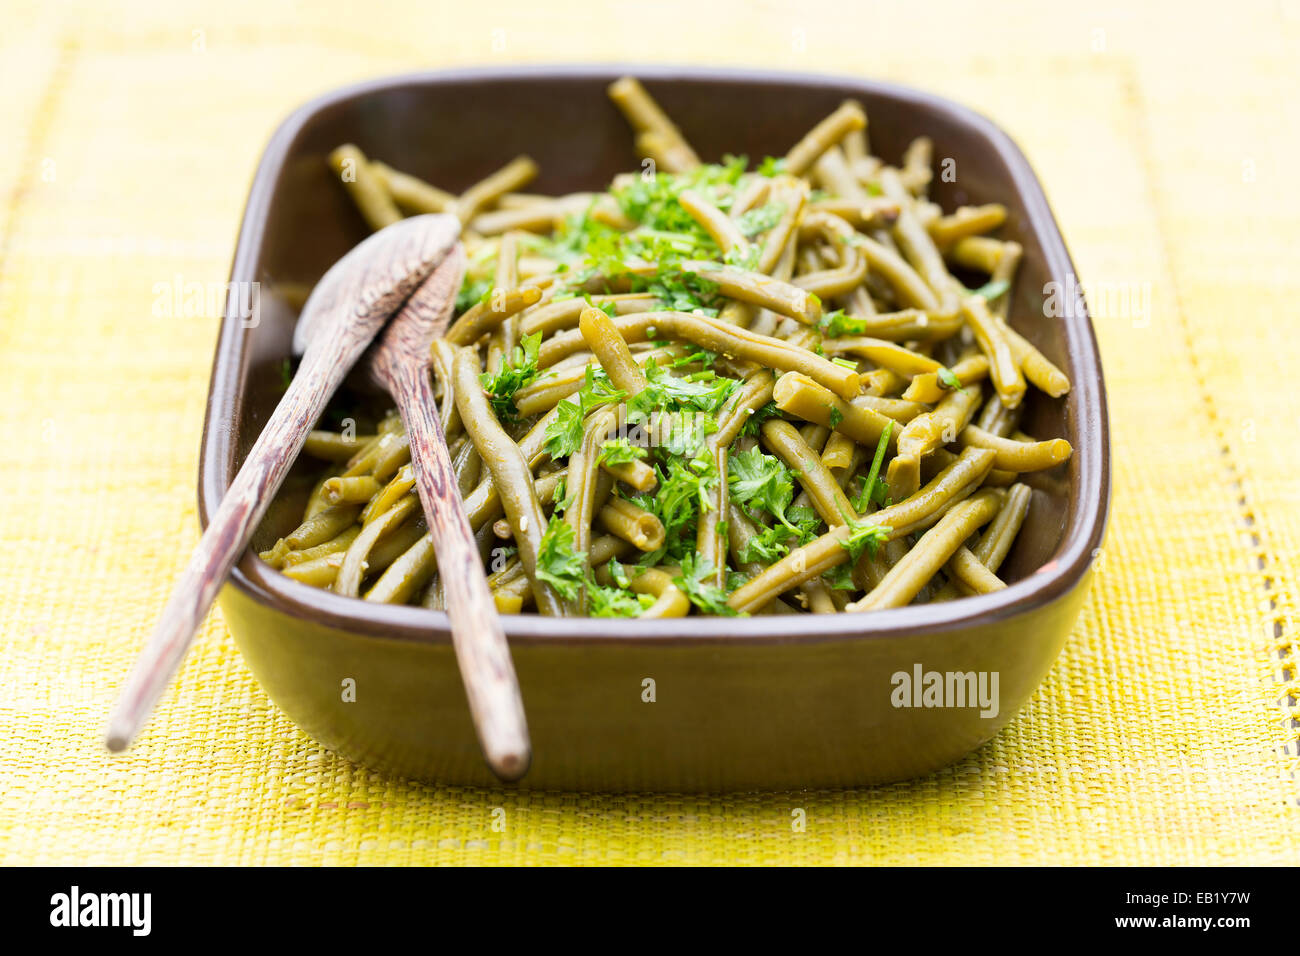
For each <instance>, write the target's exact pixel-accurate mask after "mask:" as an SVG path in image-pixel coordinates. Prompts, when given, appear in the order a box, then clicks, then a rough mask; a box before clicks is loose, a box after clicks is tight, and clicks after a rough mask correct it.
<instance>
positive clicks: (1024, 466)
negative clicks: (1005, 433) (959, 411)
mask: <svg viewBox="0 0 1300 956" xmlns="http://www.w3.org/2000/svg"><path fill="white" fill-rule="evenodd" d="M957 441H959V442H960V443H961V444H962V445H964V446H966V447H968V448H988V449H991V450H992V451H993V452H995V453H996V456H997V457H996V459H995V460H994V464H995V465H996V466H997V467H998V468H1001V469H1004V470H1006V471H1015V472H1022V473H1023V472H1026V471H1042V470H1043V469H1045V468H1052V467H1055V466H1056V465H1059V464H1060V463H1061V462H1063V461H1068V460H1069V458H1070V454H1071V451H1072V449H1071V448H1070V443H1069V442H1068V441H1066V440H1065V439H1064V438H1049V439H1048V440H1047V441H1035V442H1021V441H1015V440H1014V439H1011V438H1002V437H1000V436H998V435H990V434H989V433H988V432H986V431H984V430H983V429H982V428H978V427H976V426H975V425H967V426H966V427H965V428H964V429H962V431H961V434H959V435H958V436H957Z"/></svg>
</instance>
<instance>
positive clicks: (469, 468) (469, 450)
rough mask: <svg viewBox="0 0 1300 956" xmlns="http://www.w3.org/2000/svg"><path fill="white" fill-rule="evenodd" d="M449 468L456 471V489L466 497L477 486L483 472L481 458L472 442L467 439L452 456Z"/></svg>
mask: <svg viewBox="0 0 1300 956" xmlns="http://www.w3.org/2000/svg"><path fill="white" fill-rule="evenodd" d="M451 469H452V471H454V472H455V473H456V489H457V490H458V491H459V492H460V496H461V497H462V498H465V497H468V496H469V494H470V493H471V492H473V490H474V489H475V488H476V487H478V482H479V477H480V476H481V475H482V473H483V459H482V458H480V457H479V454H478V449H477V448H475V447H474V443H473V442H470V441H467V442H465V444H464V445H462V446H461V447H460V448H459V449H458V450H457V451H456V452H455V454H454V455H453V456H452V459H451Z"/></svg>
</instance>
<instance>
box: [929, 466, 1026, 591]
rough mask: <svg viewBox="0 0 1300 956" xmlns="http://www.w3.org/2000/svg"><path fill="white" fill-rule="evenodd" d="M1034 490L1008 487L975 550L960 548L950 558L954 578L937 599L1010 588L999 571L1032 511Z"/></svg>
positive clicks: (1019, 486) (949, 570)
mask: <svg viewBox="0 0 1300 956" xmlns="http://www.w3.org/2000/svg"><path fill="white" fill-rule="evenodd" d="M1030 495H1031V492H1030V490H1029V487H1028V486H1027V485H1022V484H1015V485H1012V486H1011V487H1010V488H1009V489H1007V495H1006V498H1005V499H1004V500H1003V502H1002V507H1001V508H1000V509H999V510H998V513H997V515H996V516H995V517H994V519H993V520H992V521H991V522H990V523H989V526H988V528H987V529H985V531H984V534H983V536H982V537H981V538H980V540H979V543H978V544H977V545H975V547H974V549H973V550H971V549H967V548H965V547H961V548H958V549H957V551H956V553H955V554H953V556H952V559H951V560H949V562H948V564H947V566H946V570H947V571H948V574H949V575H950V577H951V578H952V580H951V581H949V582H948V584H947V585H945V586H944V587H943V588H941V589H940V590H939V592H938V593H937V594H936V595H935V598H934V599H935V600H936V601H946V600H951V599H952V598H955V597H958V596H959V595H961V594H962V593H977V594H986V593H988V592H989V591H996V590H1001V588H1003V587H1006V585H1005V584H1003V582H1002V580H1001V579H1000V578H998V577H997V575H996V574H995V572H996V571H997V569H998V568H999V567H1001V566H1002V562H1003V561H1004V560H1005V559H1006V556H1007V552H1008V551H1010V550H1011V543H1012V542H1013V541H1014V540H1015V537H1016V535H1017V534H1018V533H1019V531H1020V526H1021V524H1023V523H1024V520H1025V515H1026V513H1028V511H1029V499H1030Z"/></svg>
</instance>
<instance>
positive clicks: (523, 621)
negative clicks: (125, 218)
mask: <svg viewBox="0 0 1300 956" xmlns="http://www.w3.org/2000/svg"><path fill="white" fill-rule="evenodd" d="M623 75H633V76H637V77H638V78H640V79H643V80H646V81H647V82H650V83H652V84H653V83H655V82H671V81H673V80H688V81H691V82H710V81H713V82H728V83H737V82H740V83H752V84H771V83H774V82H775V83H787V84H791V85H796V86H803V87H812V88H817V87H835V88H856V89H857V90H860V91H862V92H863V93H864V94H868V95H873V96H878V97H884V98H890V99H894V100H898V101H902V102H904V103H905V104H906V105H908V106H911V107H913V108H916V109H918V110H924V111H929V112H932V113H938V114H943V115H946V116H947V118H949V119H950V120H954V121H956V122H959V123H962V124H965V125H966V126H968V127H971V128H973V129H974V131H975V132H977V133H978V134H980V135H982V136H983V137H984V138H985V139H986V140H987V141H988V142H989V144H990V145H991V146H992V147H993V149H994V150H995V151H996V152H997V154H998V155H999V157H1000V158H1001V160H1002V161H1003V163H1004V164H1005V165H1006V167H1007V168H1008V169H1009V170H1010V173H1011V179H1012V184H1013V187H1014V188H1015V190H1016V191H1017V193H1018V194H1019V196H1020V198H1021V200H1022V201H1023V202H1024V205H1025V214H1026V222H1027V224H1028V225H1029V227H1030V230H1029V231H1031V232H1032V233H1033V234H1034V235H1035V236H1036V237H1037V238H1038V239H1039V240H1040V241H1041V243H1042V252H1043V256H1044V260H1045V262H1046V265H1047V271H1048V274H1049V275H1050V276H1052V277H1053V278H1064V277H1065V276H1067V275H1070V276H1076V277H1077V273H1076V272H1075V269H1074V264H1073V262H1072V261H1071V259H1070V255H1069V252H1068V250H1067V249H1066V246H1065V240H1064V238H1063V237H1062V236H1061V232H1060V228H1059V227H1058V225H1057V222H1056V217H1055V216H1054V215H1053V214H1052V211H1051V208H1050V206H1049V204H1048V202H1047V197H1046V195H1045V194H1044V192H1043V189H1042V186H1041V184H1040V183H1039V180H1038V177H1037V176H1036V175H1035V174H1034V171H1033V168H1032V167H1031V166H1030V164H1029V161H1028V159H1027V158H1026V157H1025V155H1024V153H1023V152H1022V151H1021V150H1020V148H1019V147H1018V146H1017V145H1016V144H1015V142H1014V141H1013V140H1012V139H1011V137H1010V136H1008V135H1007V134H1006V132H1004V131H1003V130H1002V129H1001V127H999V126H998V125H997V124H995V123H994V122H993V121H992V120H990V119H988V118H987V117H985V116H983V115H982V114H980V113H978V112H976V111H975V110H973V109H971V108H969V107H967V106H964V105H962V104H960V103H957V102H955V101H953V100H950V99H947V98H946V97H941V96H938V95H936V94H933V93H929V92H926V91H924V90H920V89H917V88H914V87H908V86H901V85H898V84H894V83H888V82H883V81H879V80H871V79H866V78H863V77H856V76H846V75H837V74H829V73H810V72H788V71H779V70H767V69H764V70H757V69H752V68H748V69H747V68H718V67H699V66H689V65H685V66H673V65H665V64H653V65H651V64H629V63H609V64H563V65H550V64H540V65H539V64H531V65H518V66H504V67H469V68H457V69H448V70H428V71H419V72H414V73H404V74H397V75H393V76H387V77H382V78H377V79H370V80H364V81H361V82H358V83H352V84H348V85H346V86H343V87H340V88H338V89H335V90H332V91H330V92H327V93H325V94H323V95H320V96H318V97H316V98H314V99H312V100H310V101H308V102H307V103H305V104H304V105H302V106H300V107H298V108H297V109H296V110H294V111H293V112H292V113H291V114H289V116H288V117H286V118H285V119H284V121H283V122H281V124H280V125H279V127H278V128H277V129H276V131H275V132H274V133H273V134H272V136H271V138H270V140H269V142H268V143H267V146H266V149H265V150H264V152H263V154H262V157H261V160H260V162H259V163H258V166H257V170H256V172H255V174H254V177H253V181H252V185H251V187H250V189H249V196H248V201H247V203H246V204H245V208H244V214H243V219H242V221H241V225H240V229H239V235H238V241H237V245H236V248H235V254H234V258H233V261H232V263H231V270H230V281H231V287H232V288H237V286H235V285H234V283H236V282H240V281H254V280H255V279H256V276H255V274H254V269H255V266H256V263H257V260H258V259H259V257H260V253H261V248H262V243H263V241H264V240H265V237H266V231H265V223H266V219H267V215H268V212H269V208H270V204H271V201H272V198H273V196H274V191H275V187H276V185H277V183H278V180H279V178H280V175H281V173H282V171H283V169H284V165H285V162H286V160H287V159H288V156H289V153H290V150H291V149H292V147H293V145H294V143H295V141H296V140H297V138H298V136H299V135H301V134H302V132H303V131H304V129H305V128H306V127H307V125H308V123H310V122H311V121H312V120H313V119H314V118H315V116H316V115H317V114H318V113H320V112H321V111H323V110H325V109H328V108H330V107H333V106H336V105H338V104H341V103H344V102H347V101H349V100H355V99H359V98H361V97H365V96H369V95H373V94H376V93H383V92H388V91H393V90H398V89H402V88H409V87H412V86H436V85H441V84H445V83H450V82H475V81H478V82H502V81H515V82H527V81H529V80H537V79H561V80H563V79H585V80H596V79H603V80H606V81H612V80H614V79H616V78H618V77H619V76H623ZM1057 321H1061V322H1064V323H1065V331H1066V345H1067V353H1068V364H1069V366H1070V370H1071V375H1070V379H1071V386H1072V387H1071V390H1070V394H1069V395H1068V396H1067V397H1066V399H1065V400H1066V401H1067V402H1068V403H1069V405H1068V406H1067V410H1066V411H1067V420H1068V421H1072V422H1073V431H1074V433H1075V437H1077V438H1078V439H1079V440H1078V441H1077V442H1075V443H1074V444H1075V455H1074V458H1075V460H1076V461H1077V462H1078V471H1077V479H1076V480H1077V493H1076V494H1075V495H1074V496H1073V500H1072V501H1071V503H1070V504H1069V506H1068V510H1067V513H1066V524H1067V527H1068V528H1070V529H1071V530H1070V532H1069V533H1068V534H1067V535H1066V537H1065V538H1064V539H1063V540H1062V541H1061V542H1060V544H1058V546H1057V549H1056V551H1055V552H1054V554H1053V557H1052V558H1051V559H1050V560H1049V561H1048V562H1047V563H1046V564H1045V565H1043V566H1042V567H1041V568H1039V569H1038V570H1037V571H1035V572H1034V573H1032V574H1030V575H1029V576H1028V577H1026V578H1024V579H1022V580H1020V581H1017V582H1015V583H1013V584H1010V585H1008V586H1007V587H1006V588H1005V589H1003V590H1000V591H996V592H993V593H990V594H981V595H975V596H972V597H966V598H964V599H962V600H960V601H948V602H944V603H940V604H925V605H909V606H907V607H901V608H889V609H886V610H880V611H874V612H872V613H871V614H869V615H857V614H844V613H841V614H826V615H806V616H803V617H802V618H801V619H800V621H799V626H798V627H797V628H792V627H791V626H790V621H791V619H790V618H789V617H788V616H786V615H757V616H753V617H748V618H745V619H744V626H743V629H740V632H739V633H738V632H737V631H738V629H737V621H736V619H735V618H714V617H702V616H700V617H696V616H691V617H686V618H680V619H674V620H671V621H668V620H649V621H646V620H638V619H629V618H619V619H617V621H618V634H617V635H615V634H613V633H611V626H610V623H611V619H605V618H555V617H543V616H541V615H536V614H508V615H503V616H502V623H503V625H504V628H505V632H506V635H507V637H508V638H509V639H510V641H511V642H512V643H515V644H531V643H538V644H543V645H547V644H552V643H555V642H557V641H558V642H561V643H571V644H575V645H582V646H586V645H594V644H603V643H620V644H626V643H632V644H638V643H642V644H644V643H654V644H664V643H668V644H678V645H692V646H693V645H697V644H723V643H726V644H734V643H742V644H772V643H775V644H788V643H798V644H804V643H819V642H826V641H841V640H850V639H852V640H863V639H884V638H904V637H907V636H908V635H912V634H915V633H917V632H918V631H925V632H927V633H944V632H950V631H954V630H961V629H967V628H970V627H975V626H980V627H983V626H988V625H992V624H997V623H999V622H1002V621H1006V620H1008V619H1010V618H1013V617H1017V616H1020V615H1022V614H1025V613H1027V612H1029V611H1032V610H1036V609H1039V608H1042V607H1045V606H1046V605H1048V604H1050V603H1052V602H1054V601H1056V600H1057V599H1059V598H1061V597H1063V596H1064V595H1065V594H1067V593H1069V592H1070V591H1072V590H1073V589H1074V588H1075V587H1076V586H1077V585H1078V584H1079V583H1080V581H1081V580H1083V578H1084V577H1085V575H1086V573H1087V572H1088V570H1089V567H1090V565H1091V563H1092V560H1093V559H1094V557H1095V556H1096V554H1097V550H1098V549H1099V548H1100V546H1101V542H1102V539H1103V536H1104V533H1105V528H1106V523H1107V519H1108V515H1109V508H1110V437H1109V423H1108V414H1107V408H1106V395H1105V383H1104V380H1103V377H1102V370H1101V359H1100V352H1099V350H1098V347H1097V341H1096V335H1095V332H1094V330H1093V325H1092V320H1091V316H1090V313H1089V311H1088V309H1087V307H1086V304H1084V307H1083V308H1082V309H1079V310H1077V311H1072V312H1070V313H1068V314H1067V315H1065V316H1062V317H1061V318H1059V319H1057ZM249 331H250V330H247V329H244V328H243V324H242V322H240V321H239V316H238V312H237V305H236V303H233V302H232V303H229V304H228V307H227V311H226V314H225V315H224V316H223V319H222V322H221V327H220V331H219V335H218V340H217V345H216V349H215V352H214V355H213V362H212V374H211V382H210V386H209V392H208V399H207V405H206V412H205V417H204V423H203V432H202V445H201V448H200V453H199V482H198V506H199V520H200V523H201V525H202V527H204V528H206V527H207V525H208V522H209V520H210V518H211V515H212V513H213V512H214V511H215V509H216V505H217V503H219V502H220V500H221V497H222V496H223V495H224V493H225V491H226V489H227V488H228V487H229V484H230V480H231V478H232V477H233V457H234V437H235V436H234V429H233V428H232V427H231V425H230V422H231V420H232V414H233V412H234V410H235V409H236V408H238V407H239V404H240V399H241V396H240V394H239V391H240V386H239V380H240V379H241V378H242V376H243V371H244V367H245V365H246V363H247V361H248V350H247V349H246V348H245V342H244V339H245V338H246V337H247V335H248V333H249ZM227 583H228V584H229V585H232V586H233V587H235V588H236V589H238V590H239V591H240V592H242V593H243V594H244V595H245V596H246V597H248V598H250V599H252V600H254V601H256V602H258V603H259V604H262V605H264V606H267V607H270V608H272V609H274V610H276V611H279V612H281V613H283V614H287V615H290V616H293V617H297V618H307V619H310V620H312V621H314V622H315V623H317V624H320V625H324V626H327V627H330V628H334V629H337V630H341V631H346V632H350V633H353V634H363V635H366V636H369V637H374V638H376V639H381V640H382V639H389V640H401V641H416V642H429V641H435V642H441V643H447V644H449V643H450V632H449V630H448V623H447V615H446V612H444V611H434V610H429V609H426V608H420V607H413V606H409V605H391V604H371V603H368V602H363V601H360V600H358V599H356V598H350V597H342V596H340V595H336V594H333V593H331V592H328V591H322V590H320V589H319V588H313V587H309V586H308V585H305V584H302V583H300V582H297V581H294V580H293V579H292V578H288V577H285V576H284V575H282V574H279V573H277V572H276V571H275V570H274V569H272V568H271V567H270V566H269V565H267V564H265V563H264V562H263V561H262V560H261V559H260V558H259V557H258V556H257V555H256V554H255V553H253V552H252V550H251V549H250V550H249V551H248V552H247V553H246V554H245V555H244V556H243V557H242V558H241V560H240V561H239V563H238V564H237V565H236V567H235V568H234V569H233V570H232V571H231V575H230V579H229V581H228V582H227Z"/></svg>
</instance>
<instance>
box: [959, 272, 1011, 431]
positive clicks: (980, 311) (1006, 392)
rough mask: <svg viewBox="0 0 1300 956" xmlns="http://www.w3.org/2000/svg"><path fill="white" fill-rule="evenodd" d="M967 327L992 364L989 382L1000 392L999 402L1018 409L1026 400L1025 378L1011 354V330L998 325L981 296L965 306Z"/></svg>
mask: <svg viewBox="0 0 1300 956" xmlns="http://www.w3.org/2000/svg"><path fill="white" fill-rule="evenodd" d="M961 310H962V314H963V315H964V316H965V317H966V323H967V325H969V326H970V329H971V331H972V332H973V333H975V341H976V342H977V343H979V347H980V351H981V352H983V353H984V357H985V358H987V359H988V360H989V378H990V380H992V382H993V387H994V388H995V389H997V392H998V398H1000V399H1001V400H1002V404H1003V405H1005V406H1006V407H1007V408H1015V407H1017V406H1018V405H1019V404H1020V402H1021V399H1023V398H1024V397H1025V378H1024V376H1023V375H1021V374H1020V364H1019V363H1018V362H1017V361H1016V358H1015V355H1014V354H1013V353H1012V350H1011V342H1010V338H1009V336H1007V334H1006V331H1007V327H1006V326H1005V325H1003V324H1002V323H1000V322H998V321H997V320H996V319H995V318H994V317H993V316H992V314H990V312H989V309H988V303H986V302H985V301H984V299H983V298H982V297H981V296H978V295H972V296H967V297H966V298H965V299H963V300H962V303H961Z"/></svg>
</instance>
